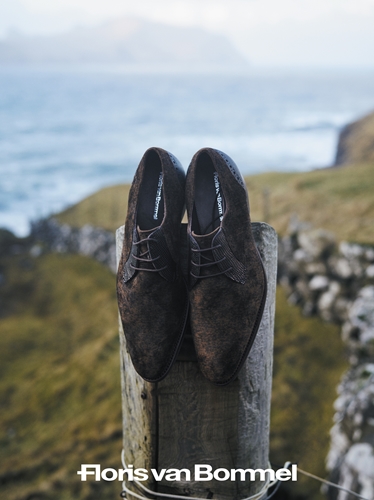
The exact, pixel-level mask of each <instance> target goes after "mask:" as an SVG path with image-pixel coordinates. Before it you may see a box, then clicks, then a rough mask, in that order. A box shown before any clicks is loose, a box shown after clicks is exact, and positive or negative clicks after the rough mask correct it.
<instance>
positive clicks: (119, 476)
mask: <svg viewBox="0 0 374 500" xmlns="http://www.w3.org/2000/svg"><path fill="white" fill-rule="evenodd" d="M77 474H78V475H79V476H80V477H81V481H87V478H88V477H91V476H93V479H94V481H101V480H104V481H147V479H149V478H150V477H151V478H153V479H154V480H155V481H212V480H214V479H215V480H216V481H256V480H258V479H259V480H260V481H266V480H267V479H268V480H269V481H274V480H276V479H277V480H278V481H290V480H291V481H297V465H296V464H292V465H291V470H290V469H286V468H283V469H278V470H276V471H275V470H273V469H224V468H219V469H215V470H213V467H212V466H211V465H208V464H196V465H195V467H194V470H193V474H192V473H191V471H190V470H189V469H161V470H159V471H158V470H157V469H151V470H150V472H149V471H148V470H147V469H142V468H139V469H134V466H133V465H128V466H127V468H126V469H118V470H117V469H112V468H106V469H103V470H102V469H101V465H100V464H82V465H81V470H79V471H77Z"/></svg>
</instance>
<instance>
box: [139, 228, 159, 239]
mask: <svg viewBox="0 0 374 500" xmlns="http://www.w3.org/2000/svg"><path fill="white" fill-rule="evenodd" d="M136 229H137V231H138V235H139V241H142V240H146V239H147V238H148V236H150V235H151V234H152V233H153V232H154V231H156V229H157V227H154V228H152V229H139V226H137V228H136Z"/></svg>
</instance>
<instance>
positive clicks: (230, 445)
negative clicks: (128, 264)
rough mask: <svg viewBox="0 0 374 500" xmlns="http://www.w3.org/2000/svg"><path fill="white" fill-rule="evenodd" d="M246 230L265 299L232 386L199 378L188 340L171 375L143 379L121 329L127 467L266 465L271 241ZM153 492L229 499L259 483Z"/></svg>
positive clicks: (258, 226)
mask: <svg viewBox="0 0 374 500" xmlns="http://www.w3.org/2000/svg"><path fill="white" fill-rule="evenodd" d="M183 229H184V231H185V228H183ZM252 229H253V233H254V237H255V241H256V244H257V247H258V249H259V251H260V254H261V257H262V260H263V263H264V267H265V271H266V274H267V278H268V295H267V301H266V305H265V310H264V314H263V318H262V321H261V325H260V329H259V332H258V334H257V337H256V340H255V342H254V344H253V347H252V349H251V352H250V354H249V356H248V358H247V361H246V363H245V365H244V366H243V368H242V370H241V371H240V373H239V376H238V378H237V379H236V380H235V381H234V382H233V383H231V384H229V385H228V386H225V387H216V386H214V385H213V384H211V383H210V382H208V381H207V380H206V379H205V378H204V377H203V376H202V375H201V373H200V371H199V369H198V365H197V363H196V360H195V357H194V353H193V346H192V343H191V339H190V336H189V335H187V336H186V341H185V344H184V346H183V349H182V351H181V354H180V356H179V357H178V359H177V361H176V363H175V364H174V366H173V368H172V370H171V372H170V373H169V375H168V376H167V377H166V378H165V379H164V380H163V381H162V382H159V383H158V384H149V383H147V382H145V381H143V380H142V379H141V378H140V377H139V376H138V375H137V374H136V372H135V370H134V369H133V367H132V363H131V360H130V358H129V356H128V354H127V351H126V345H125V338H124V335H123V333H122V331H121V326H120V339H121V378H122V406H123V431H124V432H123V439H124V449H125V457H126V462H127V463H131V464H134V466H135V467H145V468H146V469H148V470H150V468H151V467H156V468H158V469H161V468H176V469H183V468H187V469H190V470H191V471H192V472H193V469H194V466H195V464H210V465H211V466H212V467H213V469H218V468H225V469H236V468H244V469H246V468H254V469H256V468H265V469H266V468H267V467H268V454H269V417H270V395H271V380H272V352H273V332H274V312H275V287H276V269H277V236H276V233H275V231H274V229H273V228H272V227H270V226H269V225H267V224H265V223H254V224H252ZM122 240H123V227H122V228H120V229H119V230H118V231H117V250H118V254H120V250H121V245H122ZM183 241H184V240H183ZM192 479H193V474H192ZM152 487H153V489H156V488H157V489H158V491H160V492H165V493H177V494H182V495H183V494H184V495H191V496H197V497H201V498H214V499H218V500H220V499H222V500H225V499H230V500H234V499H239V498H243V497H245V496H249V495H251V494H254V493H256V492H257V491H259V490H260V489H261V487H262V483H261V482H260V481H256V482H250V481H246V482H241V481H216V480H213V481H209V482H202V481H199V482H194V481H189V482H187V481H180V482H173V483H171V482H168V481H165V480H163V481H161V482H158V483H154V484H153V485H152ZM212 495H213V496H212Z"/></svg>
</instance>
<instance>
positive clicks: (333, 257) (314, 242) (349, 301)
mask: <svg viewBox="0 0 374 500" xmlns="http://www.w3.org/2000/svg"><path fill="white" fill-rule="evenodd" d="M278 279H279V282H280V284H281V285H282V286H283V287H284V288H285V289H286V291H287V293H288V296H289V300H290V301H291V302H292V303H294V304H298V305H299V306H300V307H301V308H302V310H303V312H304V314H306V315H312V314H316V315H318V316H320V317H321V318H323V319H324V320H326V321H333V322H336V323H338V324H340V325H341V333H342V339H343V341H344V342H345V344H346V345H347V350H348V355H349V362H350V365H351V367H350V369H349V370H348V372H347V373H346V374H345V375H344V376H343V378H342V380H341V382H340V384H339V387H338V398H337V400H336V401H335V404H334V408H335V416H334V425H333V427H332V429H331V445H330V451H329V454H328V457H327V468H328V469H329V471H330V473H331V479H332V481H334V482H337V483H339V484H340V485H341V486H343V487H345V488H348V489H351V490H353V491H356V492H358V493H360V494H361V495H362V496H363V497H364V498H368V499H371V498H374V247H372V246H366V245H358V244H353V243H347V242H341V243H340V244H337V243H336V241H335V237H334V235H333V234H332V233H330V232H327V231H324V230H322V229H312V228H310V227H308V226H307V225H305V224H300V223H297V222H295V221H294V222H293V223H292V224H291V229H290V234H289V235H288V236H286V237H284V238H283V239H281V241H280V242H279V275H278ZM326 348H328V339H326ZM329 498H330V499H331V500H351V498H352V499H353V498H354V497H353V496H350V495H349V494H347V493H345V492H342V491H341V492H338V491H337V490H336V489H330V490H329Z"/></svg>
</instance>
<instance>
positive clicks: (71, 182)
mask: <svg viewBox="0 0 374 500" xmlns="http://www.w3.org/2000/svg"><path fill="white" fill-rule="evenodd" d="M372 110H374V70H373V71H369V70H357V69H356V70H339V71H338V70H327V69H324V70H322V69H319V70H317V69H309V70H306V69H303V70H295V69H293V70H291V69H258V68H257V69H254V68H249V69H248V70H246V71H245V72H240V71H237V72H235V71H227V72H225V71H222V70H220V71H218V70H215V71H208V70H199V71H197V70H196V71H187V70H183V69H178V70H167V69H164V70H162V69H160V70H150V69H147V68H129V67H117V66H115V67H51V66H49V67H24V66H6V67H4V66H3V67H0V227H3V228H7V229H10V230H11V231H13V232H14V233H15V234H17V235H18V236H25V235H27V234H28V232H29V227H30V222H31V221H33V220H36V219H38V218H41V217H45V216H48V215H50V214H53V213H56V212H58V211H60V210H62V209H64V208H66V207H68V206H70V205H72V204H74V203H76V202H78V201H79V200H81V199H82V198H84V197H85V196H87V195H89V194H91V193H93V192H95V191H96V190H98V189H100V188H102V187H104V186H109V185H113V184H117V183H125V182H131V180H132V178H133V175H134V173H135V170H136V168H137V165H138V163H139V160H140V158H141V157H142V155H143V153H144V151H145V150H146V149H147V148H149V147H150V146H159V147H162V148H165V149H167V150H169V151H171V152H172V153H173V154H174V155H175V156H177V158H179V160H180V161H181V162H182V164H183V165H184V167H185V168H186V169H187V168H188V165H189V162H190V160H191V157H192V156H193V154H194V153H195V152H196V151H197V150H198V149H200V148H202V147H206V146H209V147H214V148H217V149H220V150H222V151H224V152H226V153H227V154H228V155H230V156H231V157H232V158H233V159H234V160H235V162H236V163H237V164H238V166H239V168H240V170H241V171H242V173H243V174H256V173H261V172H266V171H285V172H286V171H287V172H304V171H308V170H312V169H315V168H324V167H327V166H329V165H331V164H332V163H333V162H334V157H335V154H336V146H337V140H338V134H339V131H340V130H341V128H342V127H343V126H344V125H345V124H347V123H348V122H350V121H352V120H355V119H357V118H359V117H360V116H362V115H364V114H366V113H368V112H370V111H372Z"/></svg>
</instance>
